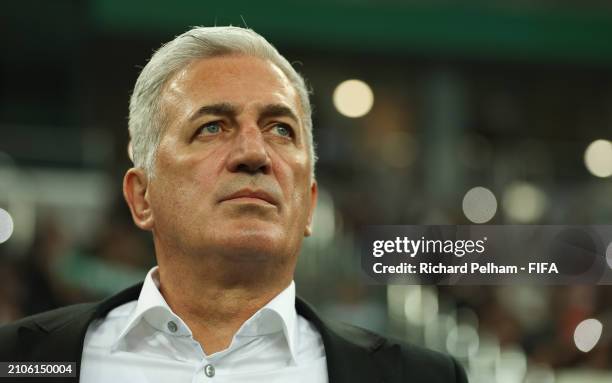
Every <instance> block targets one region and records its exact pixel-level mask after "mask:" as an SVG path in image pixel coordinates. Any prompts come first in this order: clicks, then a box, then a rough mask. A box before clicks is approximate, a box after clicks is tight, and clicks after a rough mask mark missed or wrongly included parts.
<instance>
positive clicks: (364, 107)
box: [333, 79, 374, 118]
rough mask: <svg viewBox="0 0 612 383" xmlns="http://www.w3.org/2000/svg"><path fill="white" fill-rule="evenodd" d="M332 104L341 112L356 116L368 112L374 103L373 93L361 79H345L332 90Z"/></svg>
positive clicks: (352, 116)
mask: <svg viewBox="0 0 612 383" xmlns="http://www.w3.org/2000/svg"><path fill="white" fill-rule="evenodd" d="M333 100H334V106H335V107H336V109H337V110H338V112H340V113H341V114H343V115H345V116H347V117H351V118H357V117H362V116H365V115H366V114H368V112H369V111H370V109H372V105H374V93H373V92H372V89H371V88H370V86H369V85H368V84H366V83H365V82H363V81H361V80H356V79H352V80H346V81H343V82H341V83H340V84H339V85H338V86H337V87H336V89H335V90H334V96H333Z"/></svg>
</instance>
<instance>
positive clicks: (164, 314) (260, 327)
mask: <svg viewBox="0 0 612 383" xmlns="http://www.w3.org/2000/svg"><path fill="white" fill-rule="evenodd" d="M142 320H144V321H146V322H147V323H148V324H149V325H151V326H152V327H153V328H155V329H156V330H158V331H161V332H164V333H166V334H168V335H171V336H192V333H191V330H190V329H189V327H188V326H187V324H185V322H183V320H182V319H181V318H180V317H179V316H178V315H176V314H175V313H174V312H173V311H172V309H171V308H170V306H168V303H166V300H165V299H164V297H163V296H162V294H161V293H160V291H159V271H158V266H155V267H153V268H152V269H151V270H149V272H148V273H147V276H146V277H145V280H144V284H143V286H142V290H141V291H140V295H139V297H138V302H137V304H136V308H135V309H134V310H133V311H132V312H131V313H130V315H129V317H128V320H127V322H126V323H125V325H124V326H123V328H122V330H121V331H120V332H119V335H118V336H117V338H116V340H115V341H114V342H113V345H112V350H113V351H116V350H119V349H121V348H122V347H123V346H124V344H125V343H124V342H125V338H126V337H127V336H128V334H130V332H131V331H132V330H133V329H134V328H135V327H136V326H137V325H138V324H139V323H140V322H141V321H142ZM170 322H173V325H172V324H170ZM281 331H282V333H283V335H284V336H285V339H286V341H287V344H288V346H289V350H290V352H291V357H292V359H293V362H294V363H296V361H297V344H298V341H299V339H298V337H299V331H298V328H297V312H296V311H295V283H294V282H293V281H291V284H290V285H289V286H287V288H285V289H284V290H283V291H281V292H280V294H278V295H277V296H276V297H274V298H273V299H272V300H271V301H270V302H268V303H267V304H266V305H265V306H264V307H262V308H261V309H259V310H258V311H257V312H256V313H255V314H253V316H251V317H250V318H249V319H248V320H247V321H246V322H244V323H243V324H242V326H241V327H240V329H239V330H238V332H236V335H235V336H234V339H233V340H232V343H231V345H230V348H231V347H232V345H233V344H234V343H235V340H236V338H240V337H258V336H264V335H270V334H274V333H277V332H281Z"/></svg>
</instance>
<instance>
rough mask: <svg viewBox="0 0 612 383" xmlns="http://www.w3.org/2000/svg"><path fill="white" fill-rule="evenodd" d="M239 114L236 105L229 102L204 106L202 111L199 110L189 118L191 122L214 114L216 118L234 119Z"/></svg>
mask: <svg viewBox="0 0 612 383" xmlns="http://www.w3.org/2000/svg"><path fill="white" fill-rule="evenodd" d="M238 112H239V110H238V108H237V107H236V106H235V105H232V104H230V103H227V102H222V103H219V104H212V105H204V106H202V107H201V108H200V109H198V110H197V111H196V112H195V113H194V114H193V115H192V116H191V117H189V121H194V120H196V119H198V118H200V117H202V116H205V115H208V114H212V115H214V116H224V117H229V118H232V119H234V118H235V117H236V115H237V114H238Z"/></svg>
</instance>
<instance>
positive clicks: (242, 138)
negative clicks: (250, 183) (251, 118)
mask: <svg viewBox="0 0 612 383" xmlns="http://www.w3.org/2000/svg"><path fill="white" fill-rule="evenodd" d="M270 162H271V161H270V156H269V155H268V151H267V150H266V143H265V140H264V137H263V135H262V132H261V130H260V129H259V127H257V126H247V127H244V128H242V129H238V132H237V134H236V137H235V138H234V140H233V141H232V149H231V152H230V154H229V158H228V161H227V167H228V170H229V171H230V172H245V173H249V174H256V173H262V174H268V173H269V172H270Z"/></svg>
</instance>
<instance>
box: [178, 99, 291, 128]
mask: <svg viewBox="0 0 612 383" xmlns="http://www.w3.org/2000/svg"><path fill="white" fill-rule="evenodd" d="M241 109H242V108H239V107H237V106H236V105H233V104H230V103H227V102H221V103H218V104H211V105H204V106H202V107H200V108H199V109H198V110H197V111H196V112H195V113H194V114H193V115H192V116H191V117H189V121H191V122H192V121H194V120H196V119H198V118H200V117H202V116H205V115H213V116H223V117H227V118H230V119H232V120H235V119H236V116H237V115H238V114H239V113H240V111H241ZM258 112H259V118H258V119H259V120H262V119H265V118H271V117H288V118H290V119H292V120H294V121H295V122H296V123H299V118H298V117H297V116H296V114H295V113H294V112H293V110H291V108H289V107H287V106H285V105H282V104H268V105H265V106H264V107H262V108H260V109H259V111H258Z"/></svg>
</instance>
